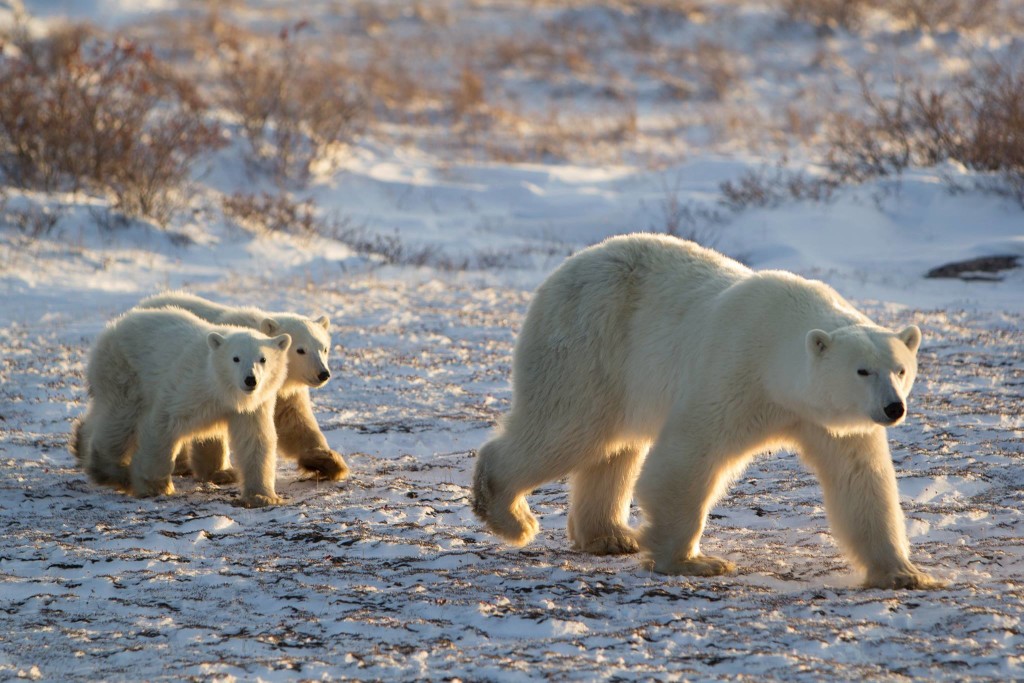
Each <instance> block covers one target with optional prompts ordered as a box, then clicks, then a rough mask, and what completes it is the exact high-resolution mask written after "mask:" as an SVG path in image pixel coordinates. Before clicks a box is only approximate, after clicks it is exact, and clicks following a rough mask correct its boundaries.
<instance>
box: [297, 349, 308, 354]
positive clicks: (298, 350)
mask: <svg viewBox="0 0 1024 683" xmlns="http://www.w3.org/2000/svg"><path fill="white" fill-rule="evenodd" d="M295 353H297V354H299V355H300V356H305V355H306V349H295Z"/></svg>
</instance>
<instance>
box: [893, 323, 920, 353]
mask: <svg viewBox="0 0 1024 683" xmlns="http://www.w3.org/2000/svg"><path fill="white" fill-rule="evenodd" d="M896 336H897V337H899V338H900V341H901V342H903V343H904V344H906V345H907V348H908V349H910V352H911V353H917V350H918V349H919V348H921V328H920V327H918V326H917V325H907V326H906V327H904V328H903V329H902V330H900V331H899V332H897V333H896Z"/></svg>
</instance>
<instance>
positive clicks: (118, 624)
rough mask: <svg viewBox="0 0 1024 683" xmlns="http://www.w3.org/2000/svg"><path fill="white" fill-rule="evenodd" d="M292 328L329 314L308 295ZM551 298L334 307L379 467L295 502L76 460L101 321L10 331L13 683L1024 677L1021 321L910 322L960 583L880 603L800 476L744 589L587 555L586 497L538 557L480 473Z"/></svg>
mask: <svg viewBox="0 0 1024 683" xmlns="http://www.w3.org/2000/svg"><path fill="white" fill-rule="evenodd" d="M281 297H282V300H281V301H277V302H272V304H273V305H271V304H269V303H268V305H267V307H268V308H274V307H286V306H290V307H301V306H300V305H299V303H300V302H301V301H302V300H304V299H303V294H302V292H298V291H285V292H283V293H282V294H281ZM528 299H529V294H528V292H524V291H520V290H515V289H510V288H508V287H507V286H501V287H496V286H493V285H491V284H488V283H487V282H471V281H468V279H466V281H463V280H460V278H459V277H457V276H444V279H431V278H430V277H428V276H423V277H419V278H415V277H414V278H408V277H405V278H399V277H395V278H389V277H387V276H378V277H371V276H368V275H365V274H364V275H348V276H345V277H341V278H338V279H336V280H333V281H332V280H330V279H327V280H324V281H322V282H321V283H320V284H318V285H317V291H316V301H317V303H318V304H319V305H320V306H321V307H323V310H324V311H325V312H327V313H328V314H329V315H331V317H332V320H334V322H335V324H336V327H335V330H334V341H335V344H336V349H335V351H336V356H335V379H333V380H332V381H331V383H330V384H328V385H327V387H325V388H324V389H322V390H320V391H318V392H316V393H315V394H314V396H315V399H316V403H317V408H318V411H319V418H320V420H321V423H322V424H323V426H324V428H325V430H326V434H327V438H328V440H329V441H330V442H331V444H332V446H334V447H335V448H337V449H338V450H340V451H342V452H344V453H345V454H346V457H347V458H348V459H349V461H350V464H351V465H352V467H353V474H352V477H351V479H350V480H349V481H346V482H342V483H338V484H335V483H329V484H326V483H322V482H316V481H313V480H309V479H308V478H304V477H301V476H299V474H298V473H297V470H296V469H295V468H294V465H292V464H291V463H288V462H282V463H280V464H279V468H278V478H279V490H280V491H281V492H282V493H283V494H284V495H286V496H288V497H289V498H290V504H289V505H285V506H281V507H277V508H273V509H268V510H246V509H243V508H240V507H236V506H235V505H233V502H234V501H235V499H236V496H237V493H236V490H235V489H234V488H233V487H224V488H218V487H216V486H213V485H196V484H194V483H192V482H191V481H190V480H178V481H177V482H176V486H178V488H179V494H178V495H175V496H173V497H170V498H165V499H158V500H135V499H132V498H128V497H126V496H123V495H120V494H117V493H114V492H112V491H109V490H105V489H102V488H99V487H96V486H94V485H92V484H90V483H88V482H87V481H86V478H85V477H84V475H83V474H82V473H81V472H80V471H79V470H78V469H76V467H75V464H74V460H73V458H72V456H71V455H70V454H69V453H68V452H67V449H66V435H67V432H68V430H69V428H70V422H71V420H72V419H73V418H74V417H75V416H77V415H79V414H80V413H81V412H82V410H83V408H84V400H85V396H84V390H83V386H82V375H83V370H84V361H85V356H86V353H87V350H88V347H89V344H90V343H91V341H92V339H93V338H94V336H95V333H96V332H97V331H98V330H99V328H100V324H101V323H100V321H99V320H94V318H99V317H100V314H99V313H98V312H97V311H98V310H99V305H98V304H93V307H92V308H91V309H90V306H89V305H88V304H86V305H83V306H82V307H81V308H80V309H75V312H74V313H71V314H64V315H60V316H44V317H43V319H42V320H41V321H40V322H38V323H27V324H26V323H17V324H15V323H8V322H5V323H3V324H2V327H0V344H2V347H3V348H4V349H5V351H4V354H3V358H0V488H2V491H0V525H2V528H3V535H2V537H0V678H3V679H11V678H14V677H17V676H27V677H31V678H41V679H45V680H61V681H92V680H97V679H100V678H102V679H107V680H172V679H173V680H180V679H190V680H230V679H231V678H232V677H237V678H242V679H252V678H255V677H260V678H261V679H262V680H295V679H310V680H319V679H321V678H325V677H326V678H359V679H379V680H401V679H406V680H409V679H432V680H449V679H452V678H462V679H466V680H488V679H501V680H517V679H522V680H526V679H528V678H536V677H541V676H547V677H551V678H555V679H559V680H577V679H595V678H603V679H610V680H617V679H635V678H637V677H640V678H662V679H668V678H699V679H704V680H708V679H733V678H735V677H736V675H738V674H740V673H742V674H745V675H748V676H755V677H757V678H758V679H759V680H760V679H764V680H768V679H785V680H821V679H825V678H840V679H851V678H872V679H889V680H896V679H911V678H914V679H949V680H954V679H955V680H967V679H984V678H998V679H1012V678H1020V677H1022V676H1024V665H1022V658H1021V654H1020V653H1021V652H1024V635H1022V630H1021V628H1022V627H1021V623H1020V622H1021V616H1022V614H1024V581H1022V579H1021V578H1020V577H1021V576H1022V572H1024V559H1022V549H1024V539H1022V537H1021V529H1022V528H1024V526H1022V519H1021V516H1022V512H1021V511H1022V509H1024V493H1022V490H1024V467H1022V466H1024V447H1022V436H1024V424H1022V418H1021V413H1022V407H1024V357H1022V355H1021V353H1020V349H1021V337H1020V335H1021V332H1020V329H1021V320H1020V319H1019V318H1016V317H1011V316H1008V315H1001V314H998V313H976V312H938V311H906V310H903V311H899V312H896V311H892V310H890V309H888V308H886V307H884V306H871V305H868V306H866V308H867V310H868V312H869V313H871V314H872V315H874V316H875V317H876V319H878V320H879V321H880V322H882V323H886V324H891V325H898V324H902V323H905V322H911V321H913V322H916V323H917V324H919V325H921V326H922V327H923V328H924V330H925V332H926V341H925V345H924V348H923V349H922V359H921V378H920V380H919V381H920V384H919V386H918V387H917V388H916V390H915V394H914V397H913V398H912V403H911V410H912V415H911V418H910V420H909V421H908V423H907V424H905V425H904V426H901V427H899V428H897V429H895V430H892V432H891V442H892V445H893V456H894V460H895V462H896V467H897V470H898V472H899V474H900V477H901V491H902V493H903V495H904V509H905V510H906V513H907V516H908V523H909V528H910V533H911V536H912V543H913V556H914V558H915V560H916V561H917V562H918V563H919V564H921V565H922V566H924V567H926V568H928V569H929V570H931V571H933V572H934V573H935V574H937V575H939V576H941V577H943V578H946V579H949V580H951V582H952V585H951V587H950V588H949V589H948V590H943V591H937V592H893V591H879V590H871V591H861V590H858V589H857V588H856V581H857V579H856V577H854V576H852V575H851V574H850V569H849V566H848V564H847V563H846V561H845V560H844V559H843V558H842V556H841V555H840V554H839V552H838V550H837V548H836V547H835V546H834V544H833V543H832V541H831V536H830V534H829V531H828V527H827V523H826V520H825V515H824V510H823V506H822V500H821V492H820V488H819V487H818V486H817V484H816V483H815V481H814V479H813V477H812V476H811V475H810V474H809V473H808V472H807V471H806V470H805V469H803V468H802V467H801V466H800V465H799V463H798V461H797V459H796V458H795V456H793V455H792V454H788V453H777V454H774V455H771V456H765V457H762V458H759V459H758V460H757V461H756V462H755V463H754V464H753V465H752V467H751V468H750V469H749V470H748V471H747V472H746V473H745V475H744V476H743V477H742V478H741V479H740V480H739V481H738V482H737V483H736V484H735V485H734V486H733V488H732V490H731V492H730V494H729V495H728V496H727V497H726V498H725V500H724V501H723V502H722V504H720V505H719V506H718V507H717V508H716V509H715V510H714V511H713V514H712V518H711V520H710V522H709V524H708V529H707V531H706V534H705V540H704V545H705V548H706V549H707V550H708V551H709V552H711V553H714V554H721V555H724V556H726V557H728V558H730V559H732V560H733V561H735V562H736V563H737V565H738V566H739V567H740V570H739V572H738V574H737V575H735V576H727V577H721V578H716V579H685V578H676V577H665V576H659V575H654V574H651V573H649V572H646V571H644V570H642V569H640V568H639V565H638V563H637V560H636V558H631V557H627V558H598V557H592V556H588V555H584V554H581V553H577V552H574V551H572V550H570V549H569V547H568V543H567V540H566V534H565V511H566V502H567V496H566V489H565V487H564V485H562V484H560V483H556V484H551V485H548V486H545V487H542V488H541V489H540V490H539V491H537V492H536V493H535V494H534V495H533V496H532V497H531V504H532V505H533V507H534V509H535V511H536V512H537V513H538V515H539V516H540V519H541V523H542V526H543V530H542V532H541V534H540V536H539V537H538V539H537V541H536V542H534V543H533V544H531V545H529V546H527V547H526V548H523V549H510V548H507V547H504V546H502V545H501V544H499V543H498V542H497V541H496V540H495V539H494V538H493V537H491V536H490V535H489V534H487V533H486V532H485V531H484V530H483V528H482V527H481V525H480V524H479V523H478V522H477V521H476V520H475V519H474V518H473V516H472V514H471V513H470V511H469V507H468V498H469V488H468V485H469V481H470V473H471V471H472V467H473V460H474V449H475V448H476V447H478V446H479V445H480V443H482V442H483V440H484V439H485V438H486V436H487V433H488V430H489V429H490V428H491V427H492V426H493V424H494V421H495V420H496V419H497V417H498V416H499V415H500V414H501V413H502V412H503V411H504V410H505V409H507V407H508V400H509V396H510V390H509V384H508V374H509V369H510V364H511V352H512V345H513V342H514V338H515V333H516V331H517V330H518V328H519V325H520V323H521V320H522V316H523V313H524V312H525V309H526V305H527V303H528Z"/></svg>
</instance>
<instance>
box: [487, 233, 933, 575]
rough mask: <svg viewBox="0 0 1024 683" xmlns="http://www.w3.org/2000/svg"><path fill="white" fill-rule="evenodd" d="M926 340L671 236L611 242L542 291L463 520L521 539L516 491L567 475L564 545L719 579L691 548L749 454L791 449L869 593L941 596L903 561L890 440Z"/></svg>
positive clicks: (816, 286)
mask: <svg viewBox="0 0 1024 683" xmlns="http://www.w3.org/2000/svg"><path fill="white" fill-rule="evenodd" d="M920 343H921V332H920V330H919V329H918V328H917V327H915V326H913V325H911V326H909V327H906V328H905V329H903V330H901V331H899V332H893V331H890V330H887V329H884V328H882V327H879V326H878V325H876V324H874V323H873V322H872V321H871V320H869V319H868V318H867V317H866V316H864V315H863V314H861V313H860V312H858V311H857V310H856V309H854V307H853V306H852V305H850V304H849V303H848V302H847V301H845V300H844V299H843V298H842V297H841V296H839V294H837V293H836V292H835V291H834V290H832V289H831V288H829V287H828V286H826V285H824V284H823V283H821V282H816V281H812V280H806V279H803V278H801V277H798V276H796V275H793V274H791V273H786V272H781V271H765V272H754V271H752V270H750V269H748V268H746V267H745V266H743V265H741V264H739V263H737V262H735V261H733V260H731V259H728V258H726V257H725V256H722V255H721V254H718V253H717V252H714V251H711V250H708V249H704V248H701V247H699V246H697V245H696V244H693V243H691V242H686V241H683V240H679V239H676V238H672V237H666V236H656V235H644V234H636V235H628V236H620V237H613V238H611V239H608V240H606V241H605V242H603V243H601V244H598V245H596V246H594V247H591V248H589V249H585V250H583V251H582V252H580V253H579V254H577V255H575V256H573V257H572V258H570V259H568V260H567V261H566V262H565V263H564V264H563V265H562V266H561V267H560V268H558V269H557V270H556V271H555V272H554V273H553V274H552V275H551V276H550V277H549V278H548V279H547V280H546V281H545V282H544V283H543V284H542V285H541V287H540V288H539V289H538V290H537V293H536V295H535V297H534V300H533V302H532V304H531V305H530V308H529V311H528V313H527V315H526V320H525V322H524V324H523V329H522V333H521V334H520V336H519V339H518V340H517V343H516V348H515V355H514V359H513V366H512V408H511V411H510V413H509V414H508V415H507V416H505V418H504V420H503V421H502V423H501V425H500V427H499V430H498V433H497V434H496V435H495V437H494V438H492V439H491V440H490V441H488V442H487V443H486V444H484V446H483V447H482V448H481V449H480V453H479V457H478V460H477V464H476V470H475V473H474V481H473V508H474V511H475V512H476V514H477V515H478V516H479V517H480V518H481V519H482V520H483V521H484V522H485V523H486V524H487V526H488V527H489V528H490V529H491V530H492V531H493V532H494V533H496V534H497V535H498V536H500V537H502V538H504V539H505V540H506V541H508V542H509V543H512V544H514V545H521V544H524V543H527V542H528V541H530V539H531V538H533V536H534V535H535V534H536V533H537V531H538V524H537V520H536V519H535V518H534V516H533V514H532V513H531V512H530V508H529V505H528V504H527V502H526V498H525V496H526V495H527V494H529V493H530V492H531V491H532V490H533V489H534V488H536V487H537V486H539V485H540V484H543V483H544V482H548V481H551V480H554V479H558V478H561V477H565V476H568V477H569V483H570V491H569V520H568V535H569V537H570V539H571V540H572V541H573V543H574V544H575V546H576V547H577V548H579V549H581V550H584V551H587V552H592V553H598V554H602V553H628V552H634V551H636V550H637V549H642V550H643V551H644V552H645V553H646V555H647V557H648V562H649V563H650V565H651V566H652V567H653V569H654V570H655V571H658V572H662V573H667V574H690V575H702V576H710V575H715V574H722V573H725V572H727V571H731V570H732V569H733V565H732V563H730V562H727V561H725V560H721V559H718V558H715V557H711V556H708V555H705V554H703V553H702V552H701V549H700V536H701V534H702V532H703V530H704V524H705V521H706V519H707V515H708V511H709V510H710V508H711V507H712V506H713V505H714V504H715V502H716V500H717V499H718V498H719V497H720V496H721V495H722V494H723V492H724V491H725V489H726V487H727V486H728V483H729V482H730V481H731V480H732V479H733V478H734V477H736V476H738V474H739V473H740V472H741V471H742V469H743V467H744V466H745V465H746V464H747V463H748V462H749V461H750V459H751V458H752V457H753V456H754V455H755V454H757V453H761V452H765V451H767V450H769V449H771V448H776V447H788V448H792V449H795V450H796V451H797V452H798V453H799V454H800V457H801V458H802V460H803V461H804V462H805V463H806V464H807V465H808V466H809V467H810V468H811V470H812V471H813V472H814V473H815V474H816V476H817V478H818V480H819V481H820V482H821V485H822V488H823V491H824V498H825V505H826V508H827V511H828V517H829V521H830V524H831V527H832V529H833V531H834V533H835V536H836V538H837V540H838V542H839V543H840V545H841V546H842V547H843V548H844V550H845V551H846V553H847V555H848V556H849V558H850V559H851V560H852V561H853V562H854V563H855V564H856V565H858V566H859V567H860V568H862V569H864V570H865V571H866V580H865V585H867V586H875V587H890V588H893V587H895V588H900V587H905V588H933V587H936V586H939V585H941V584H940V583H939V582H938V581H935V580H934V579H932V578H931V577H929V576H928V575H927V574H925V573H923V572H921V571H920V570H918V569H917V567H915V566H914V564H913V563H912V562H911V561H910V557H909V545H908V542H907V537H906V532H905V528H904V527H905V524H904V519H903V513H902V510H901V509H900V506H899V499H898V492H897V487H896V476H895V471H894V469H893V465H892V460H891V457H890V453H889V447H888V443H887V440H886V431H885V430H886V427H890V426H893V425H896V424H898V423H899V422H900V421H902V420H903V418H904V416H905V414H906V401H907V396H908V394H909V393H910V390H911V387H912V386H913V383H914V378H915V376H916V373H917V362H916V353H917V349H918V346H919V345H920ZM648 450H650V452H649V453H648ZM645 454H646V459H645ZM634 487H635V493H636V498H637V501H638V503H639V505H640V507H641V509H642V511H643V514H644V517H645V520H646V522H645V524H644V526H643V527H642V528H641V529H640V530H639V532H638V533H634V531H633V530H631V529H630V528H629V526H628V523H627V520H628V514H629V504H630V500H631V498H632V497H633V493H634Z"/></svg>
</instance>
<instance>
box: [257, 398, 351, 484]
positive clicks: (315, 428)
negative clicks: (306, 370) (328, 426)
mask: <svg viewBox="0 0 1024 683" xmlns="http://www.w3.org/2000/svg"><path fill="white" fill-rule="evenodd" d="M274 425H275V426H276V427H277V444H278V448H280V449H281V452H282V453H284V454H285V455H286V456H288V457H290V458H294V459H295V460H297V461H298V465H299V467H301V468H302V469H304V470H306V471H308V472H313V473H315V474H316V475H317V476H318V477H320V478H322V479H328V480H331V481H339V480H341V479H344V478H345V477H347V476H348V473H349V467H348V464H347V463H346V462H345V459H344V458H343V457H341V454H340V453H337V452H335V451H333V450H331V447H330V446H328V445H327V439H326V438H324V435H323V432H321V431H320V426H319V425H317V423H316V416H315V415H314V414H313V405H312V403H311V402H310V400H309V392H308V391H305V390H303V391H297V392H295V393H294V394H288V395H284V396H278V398H277V405H276V406H275V408H274Z"/></svg>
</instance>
